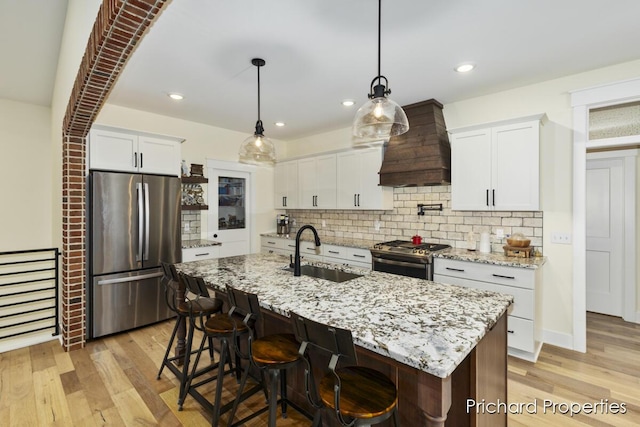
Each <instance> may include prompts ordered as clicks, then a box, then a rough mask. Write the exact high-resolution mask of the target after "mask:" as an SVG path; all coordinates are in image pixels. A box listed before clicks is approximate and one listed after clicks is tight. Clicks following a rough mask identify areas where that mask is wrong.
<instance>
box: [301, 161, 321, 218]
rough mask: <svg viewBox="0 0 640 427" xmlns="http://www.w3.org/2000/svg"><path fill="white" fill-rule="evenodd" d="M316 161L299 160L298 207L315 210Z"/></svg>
mask: <svg viewBox="0 0 640 427" xmlns="http://www.w3.org/2000/svg"><path fill="white" fill-rule="evenodd" d="M316 175H317V172H316V159H315V158H308V159H300V160H298V194H299V197H298V207H299V208H302V209H313V208H315V205H316Z"/></svg>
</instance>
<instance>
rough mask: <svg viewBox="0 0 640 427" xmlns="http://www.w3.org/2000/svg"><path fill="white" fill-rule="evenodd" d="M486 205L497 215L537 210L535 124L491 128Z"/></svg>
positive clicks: (537, 160)
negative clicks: (498, 212) (490, 178)
mask: <svg viewBox="0 0 640 427" xmlns="http://www.w3.org/2000/svg"><path fill="white" fill-rule="evenodd" d="M491 132H492V140H493V156H492V159H493V163H492V173H493V176H492V182H493V187H492V190H491V197H490V204H491V208H492V209H495V210H498V211H511V210H514V211H525V210H526V211H536V210H538V208H539V196H538V188H539V178H538V176H539V171H538V168H539V159H538V158H539V148H538V147H539V122H538V121H535V122H526V123H518V124H513V125H507V126H499V127H494V128H493V129H492V130H491Z"/></svg>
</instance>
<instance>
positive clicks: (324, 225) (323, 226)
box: [322, 219, 327, 228]
mask: <svg viewBox="0 0 640 427" xmlns="http://www.w3.org/2000/svg"><path fill="white" fill-rule="evenodd" d="M326 226H327V221H325V220H324V219H323V220H322V228H325V227H326Z"/></svg>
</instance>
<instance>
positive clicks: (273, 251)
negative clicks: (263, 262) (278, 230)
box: [261, 246, 291, 256]
mask: <svg viewBox="0 0 640 427" xmlns="http://www.w3.org/2000/svg"><path fill="white" fill-rule="evenodd" d="M261 252H262V253H264V254H275V255H285V256H289V255H290V254H291V252H289V251H287V250H285V249H278V248H270V247H268V246H263V247H262V250H261Z"/></svg>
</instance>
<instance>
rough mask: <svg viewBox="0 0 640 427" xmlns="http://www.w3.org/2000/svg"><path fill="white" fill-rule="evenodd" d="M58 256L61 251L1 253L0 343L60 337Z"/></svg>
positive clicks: (34, 250)
mask: <svg viewBox="0 0 640 427" xmlns="http://www.w3.org/2000/svg"><path fill="white" fill-rule="evenodd" d="M59 256H60V252H59V251H58V248H49V249H33V250H24V251H11V252H0V340H3V339H8V338H12V337H16V336H18V335H24V334H29V333H33V332H38V331H45V330H48V329H51V330H52V335H58V333H59V324H58V269H59ZM52 313H53V314H52Z"/></svg>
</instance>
